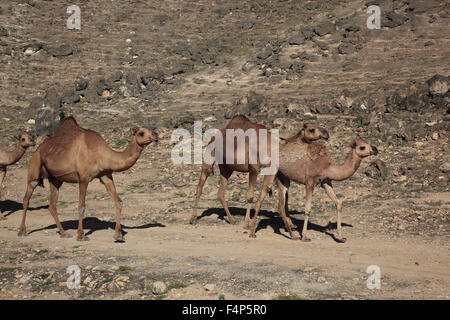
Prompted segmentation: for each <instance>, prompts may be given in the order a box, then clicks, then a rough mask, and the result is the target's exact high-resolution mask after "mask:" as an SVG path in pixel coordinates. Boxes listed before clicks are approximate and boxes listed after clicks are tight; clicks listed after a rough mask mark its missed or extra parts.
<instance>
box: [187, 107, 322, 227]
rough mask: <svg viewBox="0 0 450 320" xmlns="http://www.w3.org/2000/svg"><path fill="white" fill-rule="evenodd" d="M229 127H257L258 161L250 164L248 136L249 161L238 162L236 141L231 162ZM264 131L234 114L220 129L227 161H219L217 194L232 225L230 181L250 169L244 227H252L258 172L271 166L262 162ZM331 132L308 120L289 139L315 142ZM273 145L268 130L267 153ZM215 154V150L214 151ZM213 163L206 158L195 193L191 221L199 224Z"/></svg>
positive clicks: (245, 129)
mask: <svg viewBox="0 0 450 320" xmlns="http://www.w3.org/2000/svg"><path fill="white" fill-rule="evenodd" d="M227 129H234V130H238V129H242V130H243V132H247V130H249V129H254V130H255V131H256V132H257V134H256V137H257V142H256V153H257V161H256V163H254V164H252V163H249V157H250V156H249V150H250V149H251V146H249V141H250V139H249V138H248V137H246V138H245V163H243V164H238V161H237V152H238V151H237V148H238V145H237V143H234V162H233V163H231V164H230V163H227V162H226V146H225V144H226V140H227V138H226V136H227ZM260 130H267V128H266V127H265V126H263V125H261V124H257V123H254V122H252V121H250V120H249V119H248V118H247V117H245V116H242V115H237V116H234V117H233V119H231V120H230V122H229V123H228V124H227V126H226V127H225V128H224V129H221V130H220V133H221V135H222V140H223V150H225V151H224V152H223V163H222V164H219V171H220V174H221V178H220V186H219V191H218V193H217V196H218V198H219V200H220V202H221V203H222V206H223V208H224V210H225V212H226V214H227V216H228V221H229V222H230V223H231V224H235V223H236V220H235V219H234V218H233V217H232V216H231V213H230V210H229V209H228V206H227V203H226V201H225V191H226V187H227V183H228V179H229V178H230V177H231V175H232V174H233V172H234V171H237V172H248V173H249V181H248V184H249V188H248V193H247V211H246V214H245V220H244V228H249V223H250V209H251V204H252V203H253V196H254V189H255V183H256V179H257V177H258V174H259V173H260V170H261V169H262V168H264V167H267V166H268V165H266V164H262V163H261V156H262V155H260V150H259V148H260V145H259V138H260ZM328 137H329V135H328V132H327V131H326V130H325V129H323V128H320V127H317V126H316V125H315V124H312V123H305V124H304V126H303V129H301V130H300V131H299V133H298V134H297V135H296V136H294V137H292V138H290V139H288V140H289V141H298V142H299V143H310V142H311V141H315V140H318V139H328ZM214 141H215V137H213V138H212V139H211V141H210V142H209V144H208V145H210V144H211V143H214ZM270 144H271V135H270V131H269V130H267V154H270V150H271V147H270ZM212 154H213V155H215V154H214V151H213V152H212ZM213 166H214V163H212V164H208V163H206V162H205V161H204V162H203V164H202V171H201V175H200V180H199V182H198V186H197V191H196V194H195V203H194V211H193V214H192V217H191V219H190V223H191V224H193V223H195V221H196V219H197V208H198V201H199V199H200V196H201V194H202V190H203V186H204V184H205V182H206V179H207V178H208V177H209V175H210V174H211V173H213Z"/></svg>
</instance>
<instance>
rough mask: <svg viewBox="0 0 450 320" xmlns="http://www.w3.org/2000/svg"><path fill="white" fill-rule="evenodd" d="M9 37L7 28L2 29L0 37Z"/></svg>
mask: <svg viewBox="0 0 450 320" xmlns="http://www.w3.org/2000/svg"><path fill="white" fill-rule="evenodd" d="M7 36H8V30H6V28H5V27H0V37H7Z"/></svg>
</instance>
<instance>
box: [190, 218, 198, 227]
mask: <svg viewBox="0 0 450 320" xmlns="http://www.w3.org/2000/svg"><path fill="white" fill-rule="evenodd" d="M196 223H197V217H195V218H193V219H191V220H189V224H192V225H195V224H196Z"/></svg>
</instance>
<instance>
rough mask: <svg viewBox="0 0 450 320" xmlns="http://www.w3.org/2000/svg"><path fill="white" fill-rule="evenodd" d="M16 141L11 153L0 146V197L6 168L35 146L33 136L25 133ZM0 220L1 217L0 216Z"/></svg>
mask: <svg viewBox="0 0 450 320" xmlns="http://www.w3.org/2000/svg"><path fill="white" fill-rule="evenodd" d="M17 140H19V141H18V142H17V145H16V148H15V149H14V150H12V151H8V150H6V149H5V148H4V147H2V146H1V145H0V196H1V194H2V185H3V180H4V179H5V176H6V172H7V170H6V168H7V167H8V166H10V165H13V164H15V163H16V162H18V161H19V160H20V159H21V158H22V157H23V155H24V154H25V151H26V150H27V149H28V148H29V147H31V146H34V145H35V143H34V138H33V136H31V135H29V134H27V133H22V134H21V135H19V136H18V137H17ZM1 218H3V216H1V215H0V219H1Z"/></svg>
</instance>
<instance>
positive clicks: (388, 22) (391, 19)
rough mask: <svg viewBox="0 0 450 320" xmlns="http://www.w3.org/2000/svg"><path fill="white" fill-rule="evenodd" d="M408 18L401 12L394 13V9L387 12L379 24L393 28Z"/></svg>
mask: <svg viewBox="0 0 450 320" xmlns="http://www.w3.org/2000/svg"><path fill="white" fill-rule="evenodd" d="M407 20H408V18H407V17H405V16H402V15H401V14H398V13H395V12H394V11H391V12H387V13H386V14H385V15H384V17H383V19H382V22H381V26H383V27H387V28H395V27H398V26H400V25H402V24H404V23H405V22H406V21H407Z"/></svg>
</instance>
